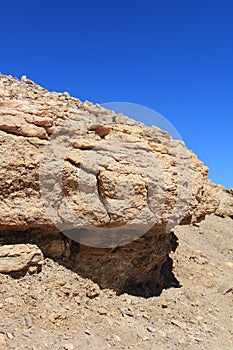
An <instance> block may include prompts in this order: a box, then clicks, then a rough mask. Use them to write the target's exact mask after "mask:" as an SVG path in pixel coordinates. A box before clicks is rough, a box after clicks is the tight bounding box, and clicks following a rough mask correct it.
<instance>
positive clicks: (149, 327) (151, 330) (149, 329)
mask: <svg viewBox="0 0 233 350" xmlns="http://www.w3.org/2000/svg"><path fill="white" fill-rule="evenodd" d="M147 330H148V332H150V333H155V332H156V328H155V327H154V326H148V327H147Z"/></svg>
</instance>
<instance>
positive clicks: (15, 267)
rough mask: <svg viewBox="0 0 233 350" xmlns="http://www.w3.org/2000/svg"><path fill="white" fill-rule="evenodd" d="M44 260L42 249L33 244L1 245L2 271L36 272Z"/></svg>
mask: <svg viewBox="0 0 233 350" xmlns="http://www.w3.org/2000/svg"><path fill="white" fill-rule="evenodd" d="M43 261H44V257H43V254H42V252H41V250H40V249H39V248H38V247H37V246H36V245H32V244H16V245H11V244H9V245H4V246H1V247H0V273H6V274H15V273H24V272H29V273H34V272H37V271H38V270H39V269H40V268H41V266H42V264H43Z"/></svg>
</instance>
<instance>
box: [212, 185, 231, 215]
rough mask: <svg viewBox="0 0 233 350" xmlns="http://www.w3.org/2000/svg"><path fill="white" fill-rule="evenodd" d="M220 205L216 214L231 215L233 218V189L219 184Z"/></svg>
mask: <svg viewBox="0 0 233 350" xmlns="http://www.w3.org/2000/svg"><path fill="white" fill-rule="evenodd" d="M217 191H218V192H217V193H218V198H219V207H218V209H217V211H216V214H217V215H219V216H223V217H226V216H229V217H231V218H232V219H233V189H232V188H225V187H223V186H222V185H217Z"/></svg>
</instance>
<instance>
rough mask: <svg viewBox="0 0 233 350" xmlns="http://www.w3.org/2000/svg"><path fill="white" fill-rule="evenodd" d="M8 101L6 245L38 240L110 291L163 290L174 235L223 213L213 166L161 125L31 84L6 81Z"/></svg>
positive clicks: (0, 232) (3, 186)
mask: <svg viewBox="0 0 233 350" xmlns="http://www.w3.org/2000/svg"><path fill="white" fill-rule="evenodd" d="M0 96H1V99H0V144H1V148H0V164H1V167H0V218H1V219H0V242H1V241H2V242H3V243H4V242H6V241H7V243H8V244H9V243H12V242H14V243H28V242H30V243H35V242H36V244H38V246H39V247H40V248H41V249H42V250H43V252H44V253H45V255H46V256H56V258H58V256H59V255H60V258H64V259H63V260H62V261H63V263H64V261H66V262H67V261H68V260H69V264H70V265H72V267H73V269H76V270H77V271H78V272H79V273H81V274H83V275H84V276H89V277H92V279H93V280H94V281H95V282H98V283H99V284H100V285H101V286H102V287H103V286H105V287H112V288H115V289H117V290H119V291H124V290H126V289H128V290H131V289H135V288H136V289H137V288H138V289H140V290H141V289H145V288H147V289H148V290H150V292H148V293H149V294H150V293H154V292H155V290H156V289H157V288H158V287H160V286H162V285H163V284H164V279H163V276H162V272H161V271H162V266H163V265H164V264H165V263H166V262H167V256H168V254H169V252H170V251H171V249H172V236H171V234H170V230H171V229H172V228H173V227H174V226H175V225H177V224H178V223H181V224H185V223H190V222H196V221H200V220H202V219H203V218H204V216H205V215H206V214H210V213H212V212H214V211H215V210H216V208H217V207H218V198H217V195H216V187H215V186H214V185H213V184H212V183H211V181H209V180H208V168H207V167H206V166H204V165H203V163H202V162H201V161H200V160H198V158H197V157H196V155H195V154H194V153H193V152H191V151H189V150H187V149H186V147H185V145H184V143H183V142H181V141H176V140H173V139H172V138H171V137H170V136H169V135H168V134H167V133H166V132H164V131H162V130H160V129H159V128H157V127H148V126H145V125H144V124H142V123H138V122H136V121H134V120H132V119H130V118H128V117H126V116H124V115H122V114H116V113H115V112H114V111H110V110H107V109H105V108H102V107H101V106H100V105H94V104H92V103H90V102H88V101H86V102H84V103H83V102H81V101H80V100H78V99H75V98H72V97H70V96H69V94H66V93H64V94H62V93H54V92H48V91H47V90H46V89H44V88H42V87H40V86H38V85H36V84H34V83H33V82H32V81H31V80H29V79H22V81H18V80H17V79H15V78H12V77H11V76H4V75H0ZM59 231H62V232H63V233H65V234H66V236H68V237H69V238H71V239H72V240H73V241H77V242H78V243H81V244H76V243H74V242H73V241H72V242H71V243H69V244H70V246H69V247H68V246H67V242H66V239H65V238H64V236H63V235H61V234H60V233H59ZM41 236H43V239H42V240H40V239H38V237H41ZM59 240H60V242H61V244H58V241H59ZM51 242H52V243H51ZM69 244H68V245H69ZM145 286H147V287H145Z"/></svg>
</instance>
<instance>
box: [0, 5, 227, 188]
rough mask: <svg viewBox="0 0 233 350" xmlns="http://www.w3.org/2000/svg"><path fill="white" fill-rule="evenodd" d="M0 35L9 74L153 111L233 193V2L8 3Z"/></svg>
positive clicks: (2, 65) (1, 61) (2, 66)
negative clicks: (231, 188)
mask: <svg viewBox="0 0 233 350" xmlns="http://www.w3.org/2000/svg"><path fill="white" fill-rule="evenodd" d="M0 33H1V55H0V72H2V73H3V74H11V75H13V76H16V77H21V75H23V74H26V75H27V76H28V77H29V78H30V79H32V80H34V81H35V82H37V83H39V84H40V85H42V86H44V87H46V88H48V89H49V90H53V91H69V92H70V93H71V94H72V95H74V96H76V97H79V98H80V99H82V100H86V99H88V100H90V101H93V102H98V103H105V102H111V101H119V102H130V103H136V104H140V105H144V106H146V107H149V108H151V109H154V110H156V111H157V112H159V113H160V114H162V115H163V116H164V117H165V118H167V119H168V120H169V122H170V123H171V124H172V125H173V126H174V127H175V128H176V129H177V130H178V132H179V134H180V135H181V137H182V138H183V140H184V141H185V143H186V145H187V147H188V148H190V149H192V150H193V151H194V152H195V153H196V154H197V155H198V157H199V158H200V159H201V160H202V161H204V163H205V164H206V165H207V166H208V167H209V168H210V178H211V179H212V180H213V181H214V182H216V183H222V184H223V185H225V186H228V187H233V137H232V134H233V2H232V0H221V1H220V0H218V1H214V0H212V1H209V0H202V1H201V0H196V1H193V0H176V1H174V0H157V1H156V0H154V1H152V0H151V1H148V0H144V1H137V0H136V1H131V0H130V1H127V0H126V1H121V0H118V1H101V0H99V1H88V0H87V1H69V0H66V1H59V0H57V1H53V0H51V1H44V0H41V1H33V2H32V1H24V0H22V1H11V0H9V1H8V2H6V1H4V2H1V21H0ZM149 119H150V118H149ZM141 120H142V121H143V120H144V121H146V122H147V124H150V123H151V124H154V122H153V120H148V118H146V116H142V118H141Z"/></svg>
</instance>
